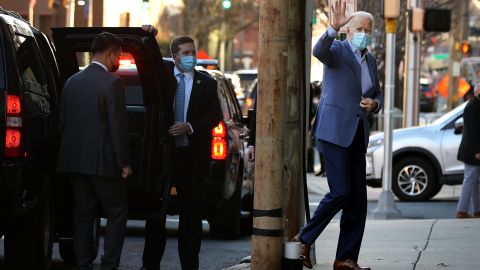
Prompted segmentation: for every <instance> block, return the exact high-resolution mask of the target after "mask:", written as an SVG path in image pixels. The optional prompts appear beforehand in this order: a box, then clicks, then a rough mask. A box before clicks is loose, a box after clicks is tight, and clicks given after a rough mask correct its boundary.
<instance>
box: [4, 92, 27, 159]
mask: <svg viewBox="0 0 480 270" xmlns="http://www.w3.org/2000/svg"><path fill="white" fill-rule="evenodd" d="M5 100H6V103H7V108H6V112H7V116H6V123H5V126H6V130H5V156H7V157H19V156H21V154H22V151H21V144H20V143H21V138H22V132H21V128H22V122H23V121H22V117H21V115H20V114H21V112H22V106H21V102H20V96H17V95H9V94H7V95H6V98H5Z"/></svg>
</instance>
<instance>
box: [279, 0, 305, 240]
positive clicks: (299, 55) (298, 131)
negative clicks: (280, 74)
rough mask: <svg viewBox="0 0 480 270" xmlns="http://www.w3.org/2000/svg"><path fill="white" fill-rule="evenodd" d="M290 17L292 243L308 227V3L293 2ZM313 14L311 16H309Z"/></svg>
mask: <svg viewBox="0 0 480 270" xmlns="http://www.w3.org/2000/svg"><path fill="white" fill-rule="evenodd" d="M289 10H290V12H289V14H288V15H289V16H288V35H289V38H288V40H289V44H288V64H287V74H288V75H287V91H286V95H287V97H288V98H287V105H286V107H285V110H286V116H285V117H286V118H285V121H286V123H285V128H286V132H285V172H284V175H283V183H284V184H283V187H284V191H283V194H285V196H284V197H285V200H284V202H283V203H284V209H285V232H284V236H285V238H286V239H292V238H293V237H294V236H295V234H297V233H298V231H299V229H300V228H301V227H302V226H303V224H304V219H305V211H304V209H305V207H304V205H303V200H302V199H303V189H302V180H303V175H302V173H303V170H304V168H303V166H302V164H303V162H302V161H303V152H304V151H302V147H303V137H304V130H303V125H302V121H304V118H303V115H304V114H303V113H302V112H304V111H305V104H304V100H303V98H302V97H303V94H304V91H306V88H307V87H306V85H305V84H306V83H307V82H306V81H305V77H306V76H305V65H304V62H305V59H304V58H305V19H304V18H305V1H297V0H290V8H289ZM309 14H311V12H310V13H309Z"/></svg>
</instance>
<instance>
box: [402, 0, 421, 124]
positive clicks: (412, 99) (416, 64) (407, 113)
mask: <svg viewBox="0 0 480 270" xmlns="http://www.w3.org/2000/svg"><path fill="white" fill-rule="evenodd" d="M407 5H408V7H409V8H415V7H420V6H421V3H420V1H418V0H409V1H408V4H407ZM407 24H408V21H407ZM407 28H408V27H407ZM405 32H406V38H405V40H406V42H407V46H406V50H405V60H406V63H405V66H406V67H407V68H406V70H405V73H406V76H405V84H404V85H405V87H404V92H403V97H404V98H403V127H411V126H416V125H418V113H419V103H418V95H419V93H418V91H419V89H418V87H419V85H420V84H419V79H420V48H421V44H420V40H421V33H412V32H410V31H408V30H407V31H405Z"/></svg>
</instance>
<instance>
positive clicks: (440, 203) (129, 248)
mask: <svg viewBox="0 0 480 270" xmlns="http://www.w3.org/2000/svg"><path fill="white" fill-rule="evenodd" d="M308 188H309V200H310V212H311V214H312V215H313V211H314V210H315V208H316V206H317V205H318V202H319V201H320V200H321V199H322V198H323V195H324V194H325V193H326V192H328V185H327V183H326V179H325V178H321V177H315V176H313V175H311V174H309V175H308ZM460 188H461V187H460V186H444V187H443V189H442V190H441V192H440V193H439V194H438V195H437V196H435V198H433V199H432V200H431V201H428V202H422V203H412V202H409V203H406V202H399V201H397V202H396V207H397V208H398V209H399V210H400V211H401V213H402V216H403V218H405V219H435V218H441V219H449V218H454V215H455V211H456V205H457V201H458V194H459V192H460ZM380 192H381V189H373V188H368V189H367V193H368V200H369V204H368V209H369V212H370V211H372V210H374V209H375V207H376V204H377V200H378V196H379V194H380ZM339 216H340V214H338V215H337V216H336V217H335V218H339ZM143 224H144V222H141V221H129V224H128V225H129V229H128V235H127V237H126V240H125V244H124V249H123V255H122V260H121V267H120V269H122V270H133V269H135V270H136V269H140V267H141V256H142V250H143ZM177 225H178V224H177V219H176V217H170V218H169V219H168V221H167V228H168V239H167V246H166V251H165V255H164V257H163V260H162V265H161V269H162V270H170V269H171V270H177V269H181V267H180V262H179V259H178V253H177V239H176V233H177V231H176V228H177ZM203 236H204V240H203V241H202V248H201V252H200V269H205V270H207V269H208V270H212V269H224V268H227V267H229V266H232V265H235V264H237V263H239V262H240V260H241V259H242V258H244V257H246V256H248V255H249V254H250V237H249V236H243V237H240V238H238V239H233V240H232V239H215V238H212V237H210V236H209V234H208V224H207V223H206V222H204V234H203ZM99 253H100V254H102V253H103V252H102V250H100V252H99ZM0 254H3V240H0ZM2 261H3V257H2V256H1V255H0V269H2V265H3V263H2ZM99 261H100V258H99V257H98V258H97V260H96V261H95V263H96V264H97V266H98V263H99ZM52 269H53V270H70V269H74V267H72V266H68V265H65V264H64V263H63V261H62V260H61V258H60V256H59V254H58V245H57V244H55V245H54V255H53V263H52Z"/></svg>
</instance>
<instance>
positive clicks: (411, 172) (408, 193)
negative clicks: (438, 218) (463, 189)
mask: <svg viewBox="0 0 480 270" xmlns="http://www.w3.org/2000/svg"><path fill="white" fill-rule="evenodd" d="M466 104H467V103H466V102H465V103H463V104H462V105H460V106H458V107H457V108H455V109H453V110H452V111H450V112H448V113H447V114H445V115H443V116H442V117H440V118H439V119H437V120H435V121H434V122H433V123H432V124H430V125H428V126H422V127H411V128H401V129H396V130H394V131H393V140H392V157H393V163H392V190H393V193H394V194H395V195H396V196H397V197H398V198H399V199H401V200H404V201H423V200H428V199H430V198H432V197H433V196H435V195H436V194H437V193H438V192H439V191H440V189H441V187H442V185H443V184H447V185H457V184H461V183H462V180H463V172H464V166H463V163H462V162H460V161H458V160H457V152H458V147H459V146H460V141H461V139H462V136H461V134H460V132H455V122H457V121H458V122H459V123H460V122H461V121H462V120H463V118H462V116H463V109H464V108H465V105H466ZM383 154H384V135H383V133H378V134H374V135H371V136H370V143H369V145H368V149H367V154H366V163H367V168H366V174H367V184H369V185H371V186H377V187H378V186H381V184H382V170H383Z"/></svg>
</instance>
